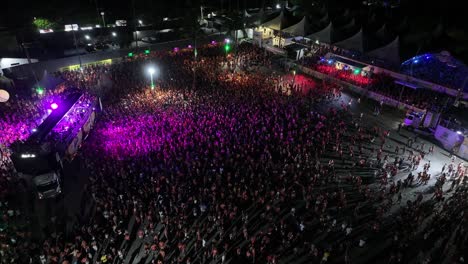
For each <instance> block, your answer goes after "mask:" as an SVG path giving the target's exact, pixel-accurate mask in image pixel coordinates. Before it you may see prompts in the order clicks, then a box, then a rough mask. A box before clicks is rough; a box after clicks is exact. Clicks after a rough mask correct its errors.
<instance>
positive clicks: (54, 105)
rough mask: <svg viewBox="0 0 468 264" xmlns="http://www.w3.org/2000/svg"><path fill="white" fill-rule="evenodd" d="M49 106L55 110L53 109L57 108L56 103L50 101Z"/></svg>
mask: <svg viewBox="0 0 468 264" xmlns="http://www.w3.org/2000/svg"><path fill="white" fill-rule="evenodd" d="M50 108H52V109H53V110H55V109H57V108H58V104H56V103H52V104H51V105H50Z"/></svg>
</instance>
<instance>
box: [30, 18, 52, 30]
mask: <svg viewBox="0 0 468 264" xmlns="http://www.w3.org/2000/svg"><path fill="white" fill-rule="evenodd" d="M33 24H34V26H36V28H37V29H51V28H53V27H55V23H53V22H51V21H50V20H48V19H46V18H36V19H34V21H33Z"/></svg>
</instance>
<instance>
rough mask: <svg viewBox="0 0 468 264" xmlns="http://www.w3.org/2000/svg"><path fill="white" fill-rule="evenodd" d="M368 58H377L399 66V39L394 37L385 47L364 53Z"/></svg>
mask: <svg viewBox="0 0 468 264" xmlns="http://www.w3.org/2000/svg"><path fill="white" fill-rule="evenodd" d="M366 54H367V55H368V56H370V57H374V58H378V59H381V60H384V61H387V62H390V63H392V64H395V65H398V64H400V38H399V37H396V38H395V39H394V40H393V41H392V42H390V43H388V44H387V45H385V46H383V47H380V48H377V49H375V50H372V51H369V52H367V53H366Z"/></svg>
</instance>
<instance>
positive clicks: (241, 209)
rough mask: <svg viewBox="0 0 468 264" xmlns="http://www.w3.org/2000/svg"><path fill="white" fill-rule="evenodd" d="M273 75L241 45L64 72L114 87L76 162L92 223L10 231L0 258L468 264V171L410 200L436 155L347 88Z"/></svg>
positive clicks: (88, 85) (456, 166)
mask: <svg viewBox="0 0 468 264" xmlns="http://www.w3.org/2000/svg"><path fill="white" fill-rule="evenodd" d="M154 64H157V66H158V69H159V73H158V76H157V78H156V85H155V89H150V86H149V82H148V76H146V75H145V71H144V69H145V68H146V67H147V66H150V65H154ZM275 67H276V66H275V63H274V62H272V61H271V60H270V58H269V56H268V54H266V53H265V52H264V51H263V50H261V49H260V48H257V47H254V46H251V45H250V44H242V45H240V46H239V47H237V48H236V50H235V51H234V52H233V53H231V54H225V53H224V51H223V50H221V49H220V48H219V47H217V46H216V45H209V46H206V47H199V48H198V56H197V57H195V56H194V54H193V51H192V50H181V51H178V52H175V51H173V52H152V53H151V54H150V55H142V56H135V57H133V58H126V59H123V60H122V61H121V62H119V63H115V64H112V65H101V66H93V67H88V68H85V69H84V70H83V71H70V72H64V73H60V74H59V75H60V76H61V77H62V78H64V79H65V80H66V82H65V83H66V84H67V85H69V86H72V87H79V88H80V89H84V90H87V91H88V92H91V93H93V92H95V91H96V85H98V84H100V83H102V82H103V81H102V80H104V79H105V80H110V82H111V83H112V89H110V90H108V91H107V93H105V95H104V98H105V99H104V102H105V103H104V110H103V112H102V113H101V114H100V117H99V118H98V119H99V120H98V122H97V123H96V125H95V127H94V129H93V132H92V133H91V136H90V137H89V138H88V140H87V141H86V142H85V143H84V145H83V148H82V150H81V151H80V152H79V157H78V158H79V159H80V160H82V164H83V167H84V168H85V170H84V171H87V172H88V173H89V183H88V184H87V185H86V190H85V193H86V194H88V196H89V199H86V201H87V202H86V203H85V204H82V207H86V208H91V212H92V213H90V216H89V217H87V218H83V219H79V221H77V223H76V225H75V226H74V228H73V230H72V232H65V231H63V232H59V233H56V234H53V235H48V236H47V237H44V238H43V239H42V240H40V241H37V240H36V241H32V240H31V239H30V237H29V236H28V233H27V232H26V231H25V230H15V232H16V234H17V235H16V236H15V241H14V242H12V241H11V240H9V238H10V237H9V236H8V235H3V236H2V237H1V238H0V243H1V248H0V255H1V260H0V262H2V263H3V262H4V263H28V262H30V261H32V262H34V263H35V262H42V263H227V262H228V261H230V263H268V264H274V263H305V262H307V263H410V261H415V263H442V261H443V260H446V261H449V262H447V263H464V259H466V257H467V256H466V254H467V252H466V250H464V249H465V248H466V247H467V244H468V236H467V232H466V223H467V220H468V219H467V217H468V214H466V213H465V212H466V210H467V201H468V200H467V199H466V195H467V188H466V186H467V179H468V177H466V176H465V175H466V171H465V169H464V166H463V163H461V162H460V161H459V160H456V159H455V158H452V161H451V163H450V164H448V165H447V166H444V168H443V169H442V170H441V172H440V173H439V174H437V175H433V176H432V177H433V178H437V183H436V185H435V189H436V192H434V193H435V194H434V197H431V195H432V194H428V195H423V194H422V193H421V194H419V195H418V196H417V197H416V198H413V197H406V196H405V197H403V195H404V194H405V192H406V191H408V190H410V189H411V188H418V187H420V186H421V185H424V183H427V181H428V179H430V178H431V176H430V175H429V174H430V171H429V168H430V166H431V165H430V161H429V159H428V157H430V155H433V153H432V152H433V147H432V148H431V147H429V146H425V145H424V143H421V142H413V141H411V142H408V143H407V144H404V147H402V149H400V148H398V147H397V148H394V146H393V145H392V144H391V141H392V139H391V134H392V135H393V133H395V134H396V133H397V132H394V131H389V130H385V129H382V128H379V127H373V126H368V125H367V124H366V122H363V116H362V114H361V115H353V113H352V112H351V110H350V109H349V106H348V102H344V101H343V99H342V97H341V96H340V95H341V90H340V87H339V86H338V85H333V84H328V83H320V82H316V83H315V81H314V80H313V79H309V80H300V81H299V80H296V79H295V77H296V76H294V77H293V79H292V80H291V76H289V77H288V78H287V77H285V76H283V75H282V74H281V69H279V70H278V72H277V73H275V74H272V73H271V72H272V70H275V71H276V69H275ZM302 78H307V77H302ZM311 83H314V87H313V89H312V88H311V87H310V86H311ZM8 121H9V120H6V121H4V122H8ZM398 133H399V131H398ZM397 146H399V145H398V144H397ZM420 164H421V165H422V166H419V165H420ZM445 167H446V168H445ZM403 170H408V171H407V172H406V173H409V174H408V177H407V178H404V179H398V180H397V178H396V177H397V174H398V175H400V174H401V173H402V171H403ZM413 173H414V176H413ZM416 175H417V178H416V179H415V177H416ZM444 184H445V187H447V186H448V185H450V186H451V188H450V189H447V188H443V187H444ZM440 193H442V194H443V195H440ZM85 211H86V210H85ZM57 221H64V220H57ZM18 234H21V235H18ZM448 245H451V246H448ZM370 249H372V250H370ZM25 252H27V254H25Z"/></svg>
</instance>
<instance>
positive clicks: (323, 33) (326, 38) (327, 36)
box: [306, 22, 333, 44]
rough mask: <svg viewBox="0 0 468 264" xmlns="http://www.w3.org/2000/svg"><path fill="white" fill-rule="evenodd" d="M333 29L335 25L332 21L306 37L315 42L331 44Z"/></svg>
mask: <svg viewBox="0 0 468 264" xmlns="http://www.w3.org/2000/svg"><path fill="white" fill-rule="evenodd" d="M332 29H333V25H332V23H331V22H330V23H329V24H328V26H326V27H325V28H324V29H322V30H320V31H318V32H315V33H313V34H311V35H308V36H307V37H306V38H308V39H310V40H312V41H314V42H315V41H319V42H323V43H327V44H331V43H332Z"/></svg>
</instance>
